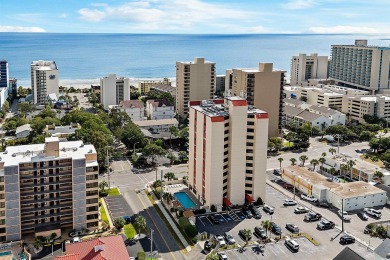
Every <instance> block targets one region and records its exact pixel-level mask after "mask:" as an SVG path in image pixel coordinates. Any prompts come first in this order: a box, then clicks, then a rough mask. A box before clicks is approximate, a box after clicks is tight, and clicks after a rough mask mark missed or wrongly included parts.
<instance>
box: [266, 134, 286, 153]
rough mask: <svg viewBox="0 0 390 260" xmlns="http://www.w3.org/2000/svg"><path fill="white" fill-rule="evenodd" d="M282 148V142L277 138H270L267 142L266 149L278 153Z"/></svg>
mask: <svg viewBox="0 0 390 260" xmlns="http://www.w3.org/2000/svg"><path fill="white" fill-rule="evenodd" d="M282 147H283V140H282V139H280V138H278V137H271V138H269V140H268V148H270V149H271V150H275V151H279V150H280V149H282Z"/></svg>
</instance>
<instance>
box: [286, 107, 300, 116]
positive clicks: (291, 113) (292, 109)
mask: <svg viewBox="0 0 390 260" xmlns="http://www.w3.org/2000/svg"><path fill="white" fill-rule="evenodd" d="M284 112H285V114H286V115H288V116H297V115H299V114H300V113H302V112H303V109H300V108H297V107H293V106H285V107H284Z"/></svg>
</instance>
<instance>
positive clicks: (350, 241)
mask: <svg viewBox="0 0 390 260" xmlns="http://www.w3.org/2000/svg"><path fill="white" fill-rule="evenodd" d="M340 243H341V244H343V245H346V244H353V243H355V238H353V237H351V236H349V235H345V236H342V237H340Z"/></svg>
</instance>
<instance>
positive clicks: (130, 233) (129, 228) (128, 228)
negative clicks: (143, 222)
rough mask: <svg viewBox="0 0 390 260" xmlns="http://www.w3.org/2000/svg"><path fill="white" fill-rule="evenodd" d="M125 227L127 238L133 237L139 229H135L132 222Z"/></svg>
mask: <svg viewBox="0 0 390 260" xmlns="http://www.w3.org/2000/svg"><path fill="white" fill-rule="evenodd" d="M123 229H124V231H125V235H126V238H127V239H133V238H134V236H135V235H136V234H137V231H136V230H135V228H134V226H133V225H132V224H127V225H125V226H124V227H123Z"/></svg>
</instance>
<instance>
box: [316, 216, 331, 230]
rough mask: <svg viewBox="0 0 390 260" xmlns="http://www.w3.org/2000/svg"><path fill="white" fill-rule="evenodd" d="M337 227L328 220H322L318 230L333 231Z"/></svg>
mask: <svg viewBox="0 0 390 260" xmlns="http://www.w3.org/2000/svg"><path fill="white" fill-rule="evenodd" d="M334 227H335V224H334V222H333V221H329V220H326V219H324V218H323V219H321V221H320V222H319V223H318V224H317V228H318V229H319V230H326V229H332V228H334Z"/></svg>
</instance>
